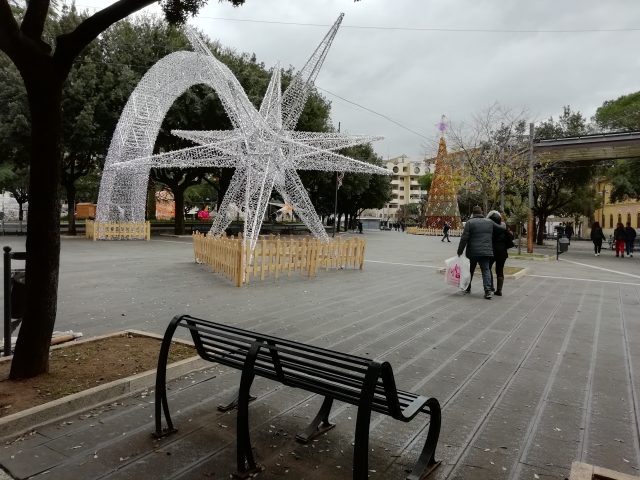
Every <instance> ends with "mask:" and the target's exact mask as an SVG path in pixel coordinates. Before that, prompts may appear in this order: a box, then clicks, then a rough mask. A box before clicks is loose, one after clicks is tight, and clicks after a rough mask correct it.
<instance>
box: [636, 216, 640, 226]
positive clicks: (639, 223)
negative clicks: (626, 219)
mask: <svg viewBox="0 0 640 480" xmlns="http://www.w3.org/2000/svg"><path fill="white" fill-rule="evenodd" d="M636 228H640V213H638V218H636Z"/></svg>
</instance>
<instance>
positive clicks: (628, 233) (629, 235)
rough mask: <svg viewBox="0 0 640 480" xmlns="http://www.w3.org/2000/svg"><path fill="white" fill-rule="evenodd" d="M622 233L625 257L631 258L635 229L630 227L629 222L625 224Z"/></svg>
mask: <svg viewBox="0 0 640 480" xmlns="http://www.w3.org/2000/svg"><path fill="white" fill-rule="evenodd" d="M624 233H625V239H624V240H625V246H626V251H627V256H628V257H633V243H634V242H635V241H636V229H635V228H633V227H632V226H631V222H627V226H626V227H625V229H624Z"/></svg>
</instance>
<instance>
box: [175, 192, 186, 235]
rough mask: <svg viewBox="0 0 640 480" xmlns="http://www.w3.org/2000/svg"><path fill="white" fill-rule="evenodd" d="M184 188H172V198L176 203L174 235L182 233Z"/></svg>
mask: <svg viewBox="0 0 640 480" xmlns="http://www.w3.org/2000/svg"><path fill="white" fill-rule="evenodd" d="M184 191H185V189H184V188H176V189H175V190H173V200H174V202H175V205H176V213H175V221H176V223H175V229H174V233H175V234H176V235H184Z"/></svg>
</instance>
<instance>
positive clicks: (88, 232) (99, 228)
mask: <svg viewBox="0 0 640 480" xmlns="http://www.w3.org/2000/svg"><path fill="white" fill-rule="evenodd" d="M85 236H86V237H87V238H88V239H89V240H94V241H95V240H150V239H151V223H150V222H142V223H133V222H130V223H129V222H126V223H102V222H100V223H99V222H96V221H94V220H87V221H86V223H85Z"/></svg>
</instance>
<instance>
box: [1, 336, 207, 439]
mask: <svg viewBox="0 0 640 480" xmlns="http://www.w3.org/2000/svg"><path fill="white" fill-rule="evenodd" d="M125 334H135V335H139V336H146V337H151V338H159V339H161V338H162V336H161V335H156V334H153V333H149V332H142V331H140V330H125V331H121V332H116V333H113V334H109V335H101V336H99V337H92V338H87V339H84V340H80V341H79V342H74V343H72V344H66V345H65V344H62V345H56V346H54V347H52V349H57V348H60V347H62V348H64V347H65V346H70V345H76V344H78V343H85V342H91V341H96V340H100V339H102V338H109V337H115V336H122V335H125ZM173 341H174V342H176V343H183V344H185V345H190V346H193V344H192V343H190V342H187V341H184V340H179V339H174V340H173ZM10 360H11V357H6V358H3V359H2V360H1V361H3V362H5V361H10ZM210 366H211V363H210V362H206V361H204V360H202V359H201V358H200V357H198V356H195V357H191V358H187V359H184V360H180V361H178V362H175V363H172V364H171V365H169V366H168V367H167V381H169V380H173V379H175V378H178V377H181V376H183V375H186V374H188V373H190V372H192V371H194V370H200V369H202V368H205V367H210ZM155 381H156V371H155V369H154V370H147V371H146V372H142V373H138V374H136V375H132V376H130V377H126V378H121V379H118V380H114V381H112V382H109V383H105V384H104V385H99V386H97V387H93V388H90V389H88V390H84V391H82V392H78V393H74V394H72V395H67V396H66V397H62V398H58V399H57V400H53V401H51V402H48V403H45V404H42V405H37V406H35V407H32V408H29V409H27V410H23V411H21V412H16V413H14V414H13V415H8V416H6V417H3V418H0V438H6V437H13V436H16V435H20V434H23V433H25V432H27V431H29V430H32V429H34V428H37V427H39V426H41V425H43V424H45V423H50V422H53V421H55V420H58V419H62V418H63V417H67V416H69V415H73V414H74V413H79V412H80V411H82V410H85V409H87V408H90V407H97V406H99V405H101V404H104V403H109V402H113V401H114V400H117V399H118V398H120V397H123V396H126V395H130V394H131V393H134V392H137V391H141V390H144V389H145V388H149V387H154V386H155Z"/></svg>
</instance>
